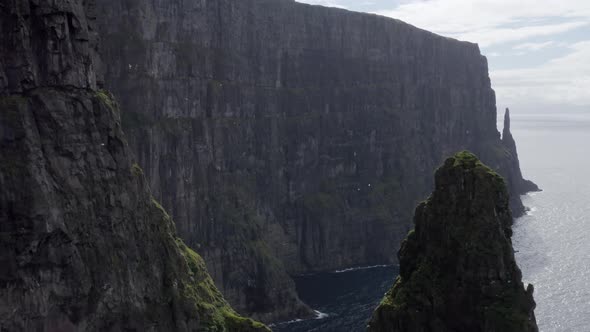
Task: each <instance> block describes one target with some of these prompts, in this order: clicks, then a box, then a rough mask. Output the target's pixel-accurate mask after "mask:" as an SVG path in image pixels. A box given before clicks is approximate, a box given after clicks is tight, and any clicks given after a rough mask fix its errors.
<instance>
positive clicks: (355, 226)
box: [99, 0, 523, 320]
mask: <svg viewBox="0 0 590 332" xmlns="http://www.w3.org/2000/svg"><path fill="white" fill-rule="evenodd" d="M99 11H100V15H99V26H100V31H101V36H102V38H103V42H104V47H103V48H102V50H103V52H102V55H103V59H104V62H105V66H104V69H105V81H106V86H107V87H108V88H109V89H111V90H112V91H114V93H115V95H116V96H117V98H118V99H119V100H120V102H121V104H122V106H123V109H124V110H125V112H123V114H122V118H123V126H124V130H125V131H126V133H127V134H128V135H129V138H130V146H131V148H132V150H133V151H134V152H135V155H136V156H137V158H138V161H139V164H140V165H141V166H142V167H143V168H144V170H145V172H146V175H147V178H148V179H149V181H150V187H151V188H152V190H153V193H154V195H155V196H156V197H157V198H158V199H159V200H160V201H162V204H163V206H164V207H165V208H166V209H167V210H169V211H170V212H171V214H172V216H173V218H174V220H175V221H176V222H177V228H178V231H179V234H180V235H181V237H182V238H183V239H184V240H185V241H187V243H188V244H189V245H190V246H192V247H194V248H198V250H199V251H200V252H202V253H203V254H204V256H205V260H206V262H207V265H208V267H209V269H210V271H211V273H212V275H213V277H214V279H215V281H216V283H217V285H218V286H219V287H220V289H221V290H222V292H223V293H224V294H225V295H226V296H227V297H228V299H229V301H230V302H231V303H232V304H234V305H235V306H236V307H237V308H238V309H239V310H240V311H241V312H243V313H247V314H253V315H255V316H256V317H260V318H263V319H265V320H276V319H284V318H287V317H292V316H302V315H306V314H308V313H309V309H308V308H306V307H305V306H304V305H303V304H301V303H300V301H299V300H298V299H297V296H296V293H295V291H294V287H293V283H292V281H291V280H290V278H289V277H288V274H299V273H309V272H314V271H320V270H332V269H338V268H343V267H349V266H355V265H372V264H382V263H393V262H395V257H394V255H393V253H394V252H395V250H397V248H398V246H399V243H400V242H401V240H402V238H403V236H404V234H406V233H407V231H408V230H409V228H410V227H411V220H412V210H413V207H414V206H415V204H416V203H417V202H419V201H420V200H422V199H424V197H426V195H427V194H428V192H429V190H430V188H431V187H432V177H431V174H432V171H433V170H434V169H435V167H436V166H437V165H438V164H439V163H440V162H441V161H442V160H443V157H444V156H448V155H450V154H452V153H454V152H456V151H458V150H461V149H470V150H472V151H474V152H476V153H478V155H479V156H480V157H481V158H482V159H483V160H484V161H485V162H486V163H488V164H489V165H491V166H492V167H494V168H495V169H498V171H499V172H500V173H501V174H502V175H503V176H505V177H506V178H507V179H508V180H509V182H510V186H511V187H510V188H511V189H512V190H511V195H512V203H513V208H514V210H515V211H514V212H515V214H519V213H521V212H522V211H523V207H522V203H521V202H520V199H519V194H520V193H521V192H522V190H521V189H522V188H523V187H522V186H521V184H522V182H523V179H522V176H521V174H520V170H518V164H517V159H516V158H517V157H516V151H515V149H514V147H513V146H508V145H506V144H504V143H503V141H502V140H501V138H500V134H499V132H498V130H497V129H496V106H495V95H494V91H493V90H492V89H491V85H490V79H489V77H488V68H487V62H486V59H485V58H484V57H483V56H482V55H481V54H480V51H479V48H478V46H477V45H475V44H471V43H466V42H460V41H456V40H452V39H448V38H444V37H441V36H437V35H435V34H432V33H429V32H427V31H423V30H420V29H417V28H415V27H412V26H410V25H408V24H405V23H403V22H400V21H397V20H393V19H389V18H385V17H379V16H375V15H368V14H360V13H353V12H348V11H344V10H339V9H328V8H322V7H315V6H309V5H304V4H299V3H296V2H294V1H289V0H239V1H238V0H215V1H207V0H199V1H182V0H165V1H164V0H153V1H147V0H116V1H115V0H103V1H101V2H100V5H99Z"/></svg>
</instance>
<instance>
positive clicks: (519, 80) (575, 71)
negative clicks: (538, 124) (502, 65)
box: [490, 41, 590, 106]
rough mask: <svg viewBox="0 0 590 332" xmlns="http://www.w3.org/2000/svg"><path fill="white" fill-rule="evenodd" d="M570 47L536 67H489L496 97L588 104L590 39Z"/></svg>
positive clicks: (511, 100)
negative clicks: (566, 52)
mask: <svg viewBox="0 0 590 332" xmlns="http://www.w3.org/2000/svg"><path fill="white" fill-rule="evenodd" d="M571 49H572V52H571V53H569V54H567V55H565V56H563V57H560V58H556V59H553V60H550V61H548V62H547V63H545V64H543V65H541V66H538V67H534V68H521V69H511V70H497V71H492V72H491V73H490V76H491V78H492V84H493V85H494V86H495V87H496V92H497V95H498V100H499V101H500V102H501V103H502V104H507V105H510V104H515V105H523V104H535V105H544V104H561V105H564V104H568V105H576V106H584V105H586V106H588V105H590V61H588V60H589V59H590V41H584V42H579V43H576V44H574V45H572V46H571Z"/></svg>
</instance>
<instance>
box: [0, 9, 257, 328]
mask: <svg viewBox="0 0 590 332" xmlns="http://www.w3.org/2000/svg"><path fill="white" fill-rule="evenodd" d="M94 22H95V16H94V10H93V6H92V3H91V2H90V1H82V0H56V1H37V0H27V1H23V0H9V1H4V2H3V3H2V5H0V188H2V189H1V190H0V266H1V267H2V268H1V269H0V330H1V331H123V330H124V331H268V329H267V328H266V327H265V326H264V325H262V324H260V323H256V322H254V321H252V320H250V319H246V318H242V317H240V316H238V315H237V314H236V313H235V312H234V311H233V310H232V309H231V307H230V306H229V305H228V304H227V303H226V302H225V300H224V298H223V297H222V295H221V293H220V292H219V291H218V290H217V289H216V288H215V286H214V284H213V280H212V279H211V277H210V276H209V275H208V274H207V270H206V267H205V263H204V262H203V260H202V259H201V257H200V256H198V255H197V254H196V253H195V252H194V251H192V250H191V249H189V248H188V247H187V246H186V245H185V244H184V243H183V242H182V240H180V239H179V238H177V237H176V235H175V230H174V224H173V222H172V220H171V219H170V217H169V216H168V215H167V214H166V212H165V211H164V210H163V208H162V207H161V206H160V205H159V204H158V203H157V202H156V201H155V200H154V199H153V198H152V196H151V194H150V191H149V188H148V186H147V183H146V181H145V179H144V176H143V173H142V171H141V168H140V167H139V166H138V165H137V164H132V162H131V160H130V158H129V149H128V146H127V143H126V140H125V137H124V135H123V133H122V131H121V126H120V115H119V109H118V106H117V104H116V103H115V101H114V100H113V99H112V97H111V96H110V95H109V94H108V93H107V92H105V91H102V90H97V79H96V78H97V76H98V75H97V74H96V73H97V67H96V64H97V57H96V55H97V52H96V50H97V44H98V43H97V33H96V29H95V26H94Z"/></svg>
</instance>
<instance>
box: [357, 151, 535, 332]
mask: <svg viewBox="0 0 590 332" xmlns="http://www.w3.org/2000/svg"><path fill="white" fill-rule="evenodd" d="M508 202H509V197H508V191H507V188H506V184H505V183H504V180H503V178H502V177H501V176H500V175H498V174H497V173H495V172H494V171H492V170H491V169H490V168H488V167H487V166H485V165H484V164H483V163H481V162H480V161H479V160H478V159H477V157H476V156H475V155H473V154H471V153H469V152H460V153H458V154H456V155H455V156H453V157H451V158H449V159H447V160H446V161H445V163H444V165H443V166H442V167H440V168H439V169H438V170H437V171H436V175H435V190H434V192H433V193H432V195H431V196H430V198H428V199H427V200H426V201H425V202H422V203H421V204H419V206H418V207H417V208H416V212H415V216H414V224H415V229H414V230H413V231H411V232H410V233H409V234H408V236H407V238H406V239H405V240H404V241H403V243H402V246H401V249H400V250H399V253H398V257H399V261H400V276H399V277H398V278H397V280H396V281H395V284H394V285H393V287H392V288H391V289H390V290H389V291H388V292H387V293H386V295H385V297H384V298H383V300H382V302H381V304H380V305H379V306H378V308H377V309H376V310H375V312H374V313H373V317H372V318H371V320H370V322H369V325H368V331H371V332H380V331H388V332H391V331H400V332H401V331H403V332H418V331H437V332H445V331H469V332H473V331H482V332H483V331H485V332H500V331H501V332H511V331H514V332H525V331H538V328H537V325H536V320H535V316H534V308H535V302H534V300H533V286H532V285H529V286H528V287H527V288H526V289H525V287H524V285H523V283H522V275H521V272H520V269H519V268H518V266H517V264H516V261H515V258H514V249H513V247H512V242H511V236H512V230H511V226H512V215H511V212H510V209H509V204H508Z"/></svg>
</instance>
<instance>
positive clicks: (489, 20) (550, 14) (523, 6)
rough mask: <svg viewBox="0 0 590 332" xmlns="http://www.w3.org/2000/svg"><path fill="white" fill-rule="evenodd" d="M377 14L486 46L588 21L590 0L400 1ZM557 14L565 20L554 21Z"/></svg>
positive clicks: (589, 17)
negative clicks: (393, 6) (391, 7)
mask: <svg viewBox="0 0 590 332" xmlns="http://www.w3.org/2000/svg"><path fill="white" fill-rule="evenodd" d="M377 14H380V15H385V16H390V17H394V18H398V19H400V20H402V21H405V22H408V23H410V24H413V25H416V26H418V27H420V28H423V29H426V30H430V31H433V32H436V33H439V34H442V35H446V36H450V37H455V38H458V39H462V40H468V41H472V42H477V43H479V44H480V45H482V46H489V45H493V44H499V43H504V42H511V41H519V40H524V39H527V38H530V37H535V36H549V35H553V34H557V33H562V32H566V31H569V30H572V29H575V28H579V27H582V26H585V25H588V24H590V1H588V0H520V1H514V0H470V1H466V0H426V1H413V2H408V3H404V4H401V5H400V6H398V7H397V8H396V9H394V10H383V11H379V12H377ZM557 18H559V19H562V20H563V19H566V20H567V22H559V21H557V22H556V21H555V19H557ZM547 19H553V22H552V23H547ZM535 22H536V24H531V23H535ZM543 22H545V23H543Z"/></svg>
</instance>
